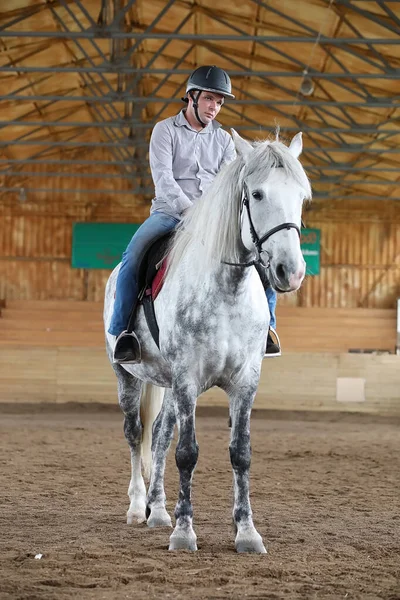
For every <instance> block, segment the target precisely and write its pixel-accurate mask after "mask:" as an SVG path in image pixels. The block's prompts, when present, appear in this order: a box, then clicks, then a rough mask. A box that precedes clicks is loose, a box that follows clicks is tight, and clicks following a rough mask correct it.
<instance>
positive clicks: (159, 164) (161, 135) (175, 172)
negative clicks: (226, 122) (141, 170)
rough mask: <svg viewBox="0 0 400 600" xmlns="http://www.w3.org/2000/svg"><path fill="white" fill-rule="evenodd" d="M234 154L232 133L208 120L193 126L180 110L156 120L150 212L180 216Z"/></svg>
mask: <svg viewBox="0 0 400 600" xmlns="http://www.w3.org/2000/svg"><path fill="white" fill-rule="evenodd" d="M235 156H236V153H235V147H234V144H233V140H232V138H231V136H230V135H229V134H228V133H227V132H226V131H224V130H223V129H222V128H221V125H220V123H218V122H217V121H211V123H209V124H208V125H207V127H204V128H203V129H201V130H200V131H196V130H195V129H193V128H192V127H191V126H190V125H189V123H188V121H187V120H186V118H185V116H184V113H183V111H181V112H180V113H179V114H178V115H176V116H174V117H169V118H168V119H164V120H163V121H160V122H159V123H157V124H156V125H155V127H154V129H153V132H152V134H151V139H150V152H149V157H150V168H151V174H152V177H153V182H154V186H155V197H154V199H153V201H152V206H151V212H153V211H155V210H160V211H162V212H164V213H166V214H168V215H172V216H174V217H176V218H179V217H180V216H181V214H182V211H184V210H185V209H186V208H188V207H189V206H191V204H192V202H195V201H196V200H197V199H198V198H200V197H201V195H202V194H203V193H204V192H205V191H206V190H207V188H208V187H209V185H210V183H211V182H212V180H213V179H214V177H215V176H216V174H217V173H218V171H219V170H220V168H221V167H222V165H223V164H224V163H227V162H230V161H232V160H233V159H234V158H235Z"/></svg>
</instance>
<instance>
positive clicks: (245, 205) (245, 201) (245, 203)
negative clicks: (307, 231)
mask: <svg viewBox="0 0 400 600" xmlns="http://www.w3.org/2000/svg"><path fill="white" fill-rule="evenodd" d="M244 209H246V212H247V218H248V220H249V226H250V235H251V239H252V241H253V244H254V246H255V247H256V250H257V254H258V258H257V259H256V260H252V261H250V262H248V263H231V262H226V261H224V264H226V265H231V266H232V267H252V266H254V265H256V264H261V265H262V266H263V267H264V268H268V267H269V266H270V265H269V261H268V263H267V264H265V263H264V261H263V260H262V258H261V253H262V252H263V249H262V245H263V243H264V242H265V241H266V240H267V239H268V238H270V237H271V236H273V235H274V234H275V233H277V232H278V231H282V230H283V229H288V230H289V229H295V230H296V231H297V233H298V235H299V238H301V231H300V228H299V227H298V225H296V223H282V224H281V225H277V226H276V227H272V229H270V230H269V231H267V233H265V234H264V235H263V236H262V237H259V235H258V233H257V231H256V229H255V227H254V223H253V219H252V218H251V212H250V202H249V196H248V193H247V186H246V185H245V184H244V185H243V193H242V206H241V209H240V215H242V214H243V210H244ZM302 225H303V221H302Z"/></svg>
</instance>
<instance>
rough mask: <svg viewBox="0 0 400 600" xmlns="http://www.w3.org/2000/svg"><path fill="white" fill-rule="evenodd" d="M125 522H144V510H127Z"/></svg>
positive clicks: (132, 523)
mask: <svg viewBox="0 0 400 600" xmlns="http://www.w3.org/2000/svg"><path fill="white" fill-rule="evenodd" d="M126 522H127V524H128V525H134V524H135V523H138V524H139V523H145V522H146V515H145V514H144V512H143V513H142V512H140V513H138V512H134V511H132V512H131V511H130V510H128V512H127V513H126Z"/></svg>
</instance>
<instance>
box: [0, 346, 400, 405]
mask: <svg viewBox="0 0 400 600" xmlns="http://www.w3.org/2000/svg"><path fill="white" fill-rule="evenodd" d="M5 349H6V347H4V348H2V351H1V352H0V397H1V400H2V402H10V403H26V402H33V403H38V402H39V403H54V402H57V403H63V402H85V403H86V402H96V403H97V402H101V403H112V404H115V405H117V402H118V400H117V380H116V377H115V374H114V372H113V370H112V368H111V366H110V363H109V362H108V359H107V357H106V354H105V351H104V349H102V348H91V349H90V351H89V350H88V348H82V347H81V348H67V347H57V348H56V347H42V348H39V347H30V348H28V347H20V346H19V347H18V346H16V347H12V346H7V351H3V350H5ZM27 352H29V359H27ZM399 362H400V357H399V356H396V355H381V356H376V355H370V354H364V355H360V354H337V353H325V354H321V353H314V354H313V353H307V352H303V353H300V354H296V353H290V352H287V353H285V354H284V356H282V357H281V358H280V359H279V360H278V359H276V360H275V359H274V360H264V361H263V365H262V373H261V379H260V384H259V387H258V391H257V396H256V399H255V403H254V408H259V409H279V410H313V411H314V410H315V411H347V412H348V411H350V412H365V413H372V414H380V415H396V416H399V415H400V395H399V383H400V381H399V379H400V375H399ZM21 364H24V365H25V366H24V368H23V369H21V367H20V365H21ZM199 404H200V405H205V406H228V399H227V396H226V395H225V393H224V392H222V390H220V389H219V388H212V389H211V390H209V391H208V392H206V393H205V394H203V395H202V396H201V397H200V400H199Z"/></svg>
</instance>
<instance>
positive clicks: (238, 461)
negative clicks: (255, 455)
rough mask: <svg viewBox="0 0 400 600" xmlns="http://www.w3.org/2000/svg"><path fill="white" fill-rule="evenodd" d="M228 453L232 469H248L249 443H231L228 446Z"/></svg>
mask: <svg viewBox="0 0 400 600" xmlns="http://www.w3.org/2000/svg"><path fill="white" fill-rule="evenodd" d="M229 454H230V457H231V464H232V468H233V470H234V471H237V472H239V473H244V472H246V471H248V470H249V469H250V463H251V448H250V444H239V443H235V444H234V443H232V444H231V445H230V446H229Z"/></svg>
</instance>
